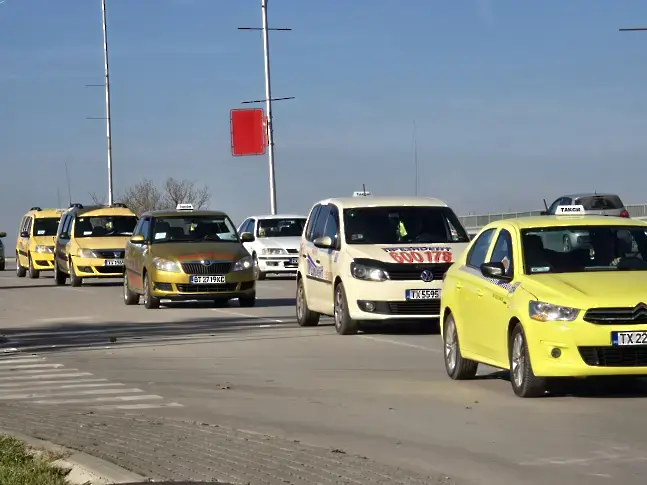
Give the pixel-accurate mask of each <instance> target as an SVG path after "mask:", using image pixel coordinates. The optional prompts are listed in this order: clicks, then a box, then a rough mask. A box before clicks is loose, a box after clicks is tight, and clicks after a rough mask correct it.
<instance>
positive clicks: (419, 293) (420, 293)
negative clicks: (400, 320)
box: [405, 290, 440, 300]
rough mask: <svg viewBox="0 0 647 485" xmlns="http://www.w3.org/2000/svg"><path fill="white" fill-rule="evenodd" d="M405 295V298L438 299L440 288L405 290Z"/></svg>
mask: <svg viewBox="0 0 647 485" xmlns="http://www.w3.org/2000/svg"><path fill="white" fill-rule="evenodd" d="M405 297H406V299H407V300H438V299H439V298H440V290H407V291H406V292H405Z"/></svg>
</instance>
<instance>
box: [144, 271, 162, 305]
mask: <svg viewBox="0 0 647 485" xmlns="http://www.w3.org/2000/svg"><path fill="white" fill-rule="evenodd" d="M144 306H145V307H146V309H147V310H157V309H158V308H159V307H160V299H159V298H157V297H155V296H153V295H151V284H150V281H148V273H146V274H144Z"/></svg>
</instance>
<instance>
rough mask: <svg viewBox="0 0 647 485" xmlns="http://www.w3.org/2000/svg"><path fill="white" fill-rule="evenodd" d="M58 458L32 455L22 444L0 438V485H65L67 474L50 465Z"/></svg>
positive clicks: (10, 438)
mask: <svg viewBox="0 0 647 485" xmlns="http://www.w3.org/2000/svg"><path fill="white" fill-rule="evenodd" d="M58 458H60V457H59V456H55V455H51V454H47V453H34V451H33V450H32V449H30V448H29V447H28V446H27V445H25V444H24V443H23V442H21V441H19V440H17V439H15V438H12V437H9V436H0V484H2V485H67V482H66V480H65V476H66V474H67V472H66V471H64V470H60V469H58V468H55V467H53V466H52V465H51V463H52V462H53V461H55V460H56V459H58Z"/></svg>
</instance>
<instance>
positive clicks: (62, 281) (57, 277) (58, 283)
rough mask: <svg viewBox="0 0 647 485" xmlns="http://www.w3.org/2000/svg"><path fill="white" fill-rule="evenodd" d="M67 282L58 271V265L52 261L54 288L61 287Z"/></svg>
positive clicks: (63, 275) (64, 276)
mask: <svg viewBox="0 0 647 485" xmlns="http://www.w3.org/2000/svg"><path fill="white" fill-rule="evenodd" d="M66 280H67V275H66V274H65V273H63V272H62V271H61V270H60V269H58V263H57V262H56V260H54V284H55V285H56V286H63V285H64V284H65V281H66Z"/></svg>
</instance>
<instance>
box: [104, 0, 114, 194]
mask: <svg viewBox="0 0 647 485" xmlns="http://www.w3.org/2000/svg"><path fill="white" fill-rule="evenodd" d="M101 19H102V27H103V63H104V70H105V87H106V137H107V139H108V205H112V204H113V184H112V124H111V119H110V67H109V65H108V24H107V21H106V0H101Z"/></svg>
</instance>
